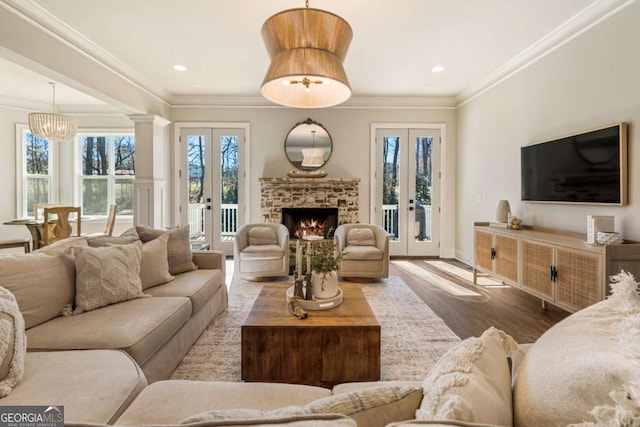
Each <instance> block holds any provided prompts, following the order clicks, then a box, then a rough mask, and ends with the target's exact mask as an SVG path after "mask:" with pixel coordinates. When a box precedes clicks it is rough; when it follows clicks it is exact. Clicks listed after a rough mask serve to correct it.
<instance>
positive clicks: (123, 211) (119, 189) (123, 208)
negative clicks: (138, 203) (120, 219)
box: [115, 178, 133, 215]
mask: <svg viewBox="0 0 640 427" xmlns="http://www.w3.org/2000/svg"><path fill="white" fill-rule="evenodd" d="M115 201H116V205H117V211H116V212H117V213H118V214H119V215H133V180H132V179H118V178H116V198H115Z"/></svg>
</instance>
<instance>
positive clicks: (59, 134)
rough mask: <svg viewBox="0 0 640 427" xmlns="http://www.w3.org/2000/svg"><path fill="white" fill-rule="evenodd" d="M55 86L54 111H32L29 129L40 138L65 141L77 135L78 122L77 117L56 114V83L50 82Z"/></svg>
mask: <svg viewBox="0 0 640 427" xmlns="http://www.w3.org/2000/svg"><path fill="white" fill-rule="evenodd" d="M49 84H50V85H51V87H52V88H53V113H30V114H29V130H30V131H31V133H32V134H34V135H35V136H37V137H38V138H44V139H48V140H50V141H64V140H67V139H72V138H73V137H74V136H75V135H76V131H77V129H78V123H77V122H76V121H75V119H73V118H71V117H68V116H63V115H61V114H56V85H55V83H53V82H49Z"/></svg>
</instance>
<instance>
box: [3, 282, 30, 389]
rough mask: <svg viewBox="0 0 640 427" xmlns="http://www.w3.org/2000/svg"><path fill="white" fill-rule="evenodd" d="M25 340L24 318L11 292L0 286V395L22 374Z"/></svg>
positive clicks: (16, 381)
mask: <svg viewBox="0 0 640 427" xmlns="http://www.w3.org/2000/svg"><path fill="white" fill-rule="evenodd" d="M26 351H27V340H26V337H25V333H24V319H23V318H22V313H20V310H19V309H18V303H17V302H16V299H15V297H14V296H13V294H12V293H11V292H9V291H8V290H7V289H5V288H1V287H0V397H5V396H8V395H9V393H11V390H13V387H15V386H16V384H18V383H19V382H20V380H21V379H22V376H23V375H24V356H25V353H26Z"/></svg>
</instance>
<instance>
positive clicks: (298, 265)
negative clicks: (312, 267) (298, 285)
mask: <svg viewBox="0 0 640 427" xmlns="http://www.w3.org/2000/svg"><path fill="white" fill-rule="evenodd" d="M301 269H302V252H301V251H300V240H298V241H297V242H296V271H297V272H298V279H299V280H300V279H302V270H301Z"/></svg>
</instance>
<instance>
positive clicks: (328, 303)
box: [287, 286, 342, 311]
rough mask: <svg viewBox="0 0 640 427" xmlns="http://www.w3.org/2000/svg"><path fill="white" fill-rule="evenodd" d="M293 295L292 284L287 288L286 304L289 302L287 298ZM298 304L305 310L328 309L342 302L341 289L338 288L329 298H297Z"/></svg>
mask: <svg viewBox="0 0 640 427" xmlns="http://www.w3.org/2000/svg"><path fill="white" fill-rule="evenodd" d="M292 297H293V286H291V287H290V288H287V304H289V300H290V299H291V298H292ZM298 304H300V307H302V308H303V309H305V310H309V311H318V310H328V309H330V308H334V307H337V306H339V305H340V304H342V289H340V288H338V293H337V294H336V295H335V296H333V297H331V298H322V299H320V298H314V299H312V300H306V299H299V300H298Z"/></svg>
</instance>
